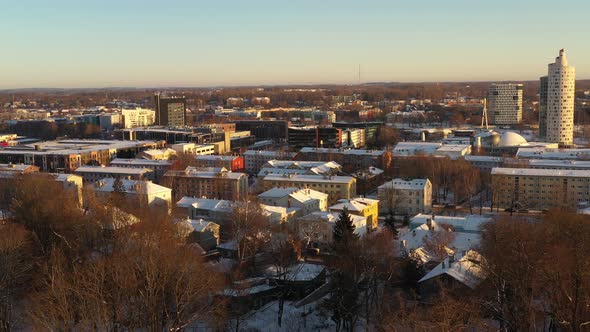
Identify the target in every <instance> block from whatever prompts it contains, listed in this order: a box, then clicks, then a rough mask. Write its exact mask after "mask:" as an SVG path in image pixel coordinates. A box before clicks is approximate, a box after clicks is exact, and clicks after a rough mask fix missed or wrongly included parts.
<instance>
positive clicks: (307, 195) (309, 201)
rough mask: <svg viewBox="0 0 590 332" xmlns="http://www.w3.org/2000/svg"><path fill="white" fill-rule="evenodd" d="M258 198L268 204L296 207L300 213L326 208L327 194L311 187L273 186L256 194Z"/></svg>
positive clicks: (305, 213)
mask: <svg viewBox="0 0 590 332" xmlns="http://www.w3.org/2000/svg"><path fill="white" fill-rule="evenodd" d="M258 199H259V200H260V202H261V203H263V204H266V205H270V206H282V207H288V208H291V207H293V208H298V209H300V211H301V215H308V214H310V213H312V212H316V211H326V210H327V209H328V194H324V193H322V192H319V191H316V190H312V189H298V188H294V187H291V188H273V189H270V190H267V191H265V192H263V193H262V194H260V195H258Z"/></svg>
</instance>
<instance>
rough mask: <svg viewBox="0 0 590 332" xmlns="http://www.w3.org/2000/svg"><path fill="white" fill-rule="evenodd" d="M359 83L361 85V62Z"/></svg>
mask: <svg viewBox="0 0 590 332" xmlns="http://www.w3.org/2000/svg"><path fill="white" fill-rule="evenodd" d="M358 84H359V85H361V64H360V63H359V82H358Z"/></svg>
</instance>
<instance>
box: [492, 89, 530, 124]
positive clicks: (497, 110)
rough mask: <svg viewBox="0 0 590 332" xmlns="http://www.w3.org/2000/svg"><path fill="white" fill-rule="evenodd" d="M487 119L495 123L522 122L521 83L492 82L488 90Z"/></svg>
mask: <svg viewBox="0 0 590 332" xmlns="http://www.w3.org/2000/svg"><path fill="white" fill-rule="evenodd" d="M488 115H489V121H490V123H492V124H495V125H516V124H519V123H521V122H522V84H515V83H494V84H492V85H490V88H489V90H488Z"/></svg>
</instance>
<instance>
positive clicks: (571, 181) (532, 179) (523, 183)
mask: <svg viewBox="0 0 590 332" xmlns="http://www.w3.org/2000/svg"><path fill="white" fill-rule="evenodd" d="M492 191H493V203H494V206H497V207H499V208H502V209H507V208H512V209H516V210H518V209H532V210H543V209H552V208H563V209H567V210H572V211H574V210H576V209H577V208H578V206H579V205H583V204H585V203H587V202H590V172H588V171H587V170H554V169H532V168H500V167H498V168H494V169H492Z"/></svg>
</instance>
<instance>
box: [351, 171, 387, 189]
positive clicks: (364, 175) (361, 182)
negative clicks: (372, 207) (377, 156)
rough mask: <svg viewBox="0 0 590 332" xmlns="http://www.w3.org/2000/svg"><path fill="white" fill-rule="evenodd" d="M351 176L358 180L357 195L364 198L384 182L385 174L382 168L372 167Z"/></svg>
mask: <svg viewBox="0 0 590 332" xmlns="http://www.w3.org/2000/svg"><path fill="white" fill-rule="evenodd" d="M351 175H352V177H354V178H355V179H356V193H357V194H358V195H363V196H364V195H367V194H368V193H370V192H372V191H373V190H374V189H375V188H377V186H379V185H380V184H381V183H383V182H384V180H383V179H384V176H385V172H384V171H383V170H382V169H380V168H377V167H373V166H370V167H368V168H366V169H361V170H358V171H356V172H354V173H352V174H351Z"/></svg>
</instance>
